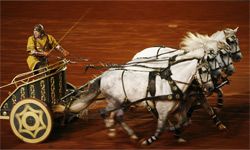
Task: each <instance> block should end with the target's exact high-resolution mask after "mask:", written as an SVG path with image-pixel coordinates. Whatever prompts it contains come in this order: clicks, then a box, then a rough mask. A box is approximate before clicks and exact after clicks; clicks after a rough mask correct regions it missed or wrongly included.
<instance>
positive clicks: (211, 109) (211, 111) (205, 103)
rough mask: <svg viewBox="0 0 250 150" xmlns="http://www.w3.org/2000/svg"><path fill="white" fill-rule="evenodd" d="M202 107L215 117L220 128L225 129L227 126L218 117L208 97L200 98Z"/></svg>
mask: <svg viewBox="0 0 250 150" xmlns="http://www.w3.org/2000/svg"><path fill="white" fill-rule="evenodd" d="M200 101H201V104H202V107H203V108H204V109H205V110H206V111H207V113H208V114H209V115H210V116H211V118H212V119H213V121H214V123H215V125H216V126H217V128H218V129H219V130H225V129H227V127H226V126H225V125H224V124H223V123H222V122H221V121H220V119H219V118H218V117H217V115H216V113H215V112H214V110H213V108H212V107H211V106H210V105H209V104H208V102H207V99H206V98H205V97H203V98H201V99H200Z"/></svg>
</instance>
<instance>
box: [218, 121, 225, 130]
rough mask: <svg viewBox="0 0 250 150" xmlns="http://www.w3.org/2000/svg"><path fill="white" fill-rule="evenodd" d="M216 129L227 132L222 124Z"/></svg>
mask: <svg viewBox="0 0 250 150" xmlns="http://www.w3.org/2000/svg"><path fill="white" fill-rule="evenodd" d="M218 129H219V130H220V131H225V130H227V127H226V126H225V125H224V124H222V123H221V124H219V125H218Z"/></svg>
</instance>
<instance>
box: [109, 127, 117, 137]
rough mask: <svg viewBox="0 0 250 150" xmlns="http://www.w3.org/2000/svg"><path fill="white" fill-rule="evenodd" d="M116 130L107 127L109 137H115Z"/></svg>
mask: <svg viewBox="0 0 250 150" xmlns="http://www.w3.org/2000/svg"><path fill="white" fill-rule="evenodd" d="M115 131H116V130H115V129H109V130H108V136H109V137H115V136H116V132H115Z"/></svg>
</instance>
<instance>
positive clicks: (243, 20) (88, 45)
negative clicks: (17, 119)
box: [0, 1, 249, 149]
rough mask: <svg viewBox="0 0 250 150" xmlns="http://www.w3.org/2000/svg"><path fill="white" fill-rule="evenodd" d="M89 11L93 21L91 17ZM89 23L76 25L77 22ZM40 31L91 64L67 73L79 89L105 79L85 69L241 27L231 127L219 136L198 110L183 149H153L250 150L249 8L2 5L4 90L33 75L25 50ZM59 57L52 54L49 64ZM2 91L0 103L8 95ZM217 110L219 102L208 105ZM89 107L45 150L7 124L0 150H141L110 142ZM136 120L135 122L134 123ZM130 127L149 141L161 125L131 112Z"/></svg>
mask: <svg viewBox="0 0 250 150" xmlns="http://www.w3.org/2000/svg"><path fill="white" fill-rule="evenodd" d="M87 11H88V13H86V12H87ZM81 16H84V17H83V18H82V19H81V20H79V22H77V20H78V19H79V18H80V17H81ZM37 23H42V24H43V25H44V26H45V29H46V32H47V33H49V34H52V35H53V36H54V37H55V38H56V39H58V40H60V39H61V38H62V37H64V35H65V33H67V31H69V29H70V28H71V27H72V26H73V25H74V24H75V25H76V26H75V27H74V28H72V30H71V31H70V32H69V33H68V34H66V35H65V37H64V38H63V39H62V40H61V42H60V43H61V45H62V46H63V47H64V48H65V49H67V50H68V51H70V53H71V56H70V58H71V59H72V60H77V59H75V58H77V57H82V58H88V59H89V61H88V62H79V63H76V64H70V65H68V71H67V81H69V82H71V83H73V84H74V85H76V86H81V85H83V84H84V83H86V82H87V81H89V80H90V79H91V78H92V77H93V75H94V74H100V73H101V72H100V71H94V70H90V71H89V72H87V73H85V72H84V71H83V66H84V65H87V64H99V63H100V62H104V63H119V64H123V63H125V62H127V61H128V60H130V59H131V58H132V56H133V55H134V54H136V53H137V52H138V51H140V50H142V49H144V48H146V47H150V46H155V45H165V46H167V47H173V48H178V45H179V42H180V41H181V39H182V38H183V36H184V35H185V33H186V32H187V31H191V32H199V33H202V34H209V35H210V34H212V33H214V32H216V31H217V30H222V29H225V28H227V27H230V28H236V27H239V31H238V33H237V37H238V38H239V41H240V48H241V51H242V53H243V55H244V58H243V59H242V61H241V62H239V63H235V67H236V73H235V74H234V75H233V76H232V77H230V85H226V86H225V87H224V88H223V91H224V94H225V106H224V109H223V110H222V111H221V112H220V114H219V116H220V118H221V120H222V121H223V122H224V123H225V125H226V126H227V127H228V131H227V132H220V131H218V130H217V129H216V127H215V126H214V125H213V123H212V121H211V120H210V119H209V116H208V115H207V114H206V113H205V112H204V111H203V110H199V111H197V113H195V114H194V116H193V124H192V125H191V126H189V127H188V128H187V129H186V130H185V132H184V137H185V138H186V139H187V140H188V142H187V143H185V144H178V143H177V142H176V141H175V140H174V138H173V137H172V134H171V133H168V132H165V133H164V134H163V135H162V137H161V139H160V140H159V141H157V142H156V143H154V144H153V145H152V146H150V147H149V148H154V149H163V148H164V149H165V148H177V149H184V148H190V149H193V148H199V149H201V148H202V149H205V148H212V149H219V148H220V149H221V148H223V149H234V148H242V149H249V2H248V1H240V2H236V1H231V2H171V1H166V2H140V1H137V2H105V1H99V2H84V1H82V2H66V1H65V2H2V1H1V51H0V53H1V57H0V58H1V68H0V69H1V70H0V72H1V86H2V85H4V84H7V83H9V82H10V81H11V80H12V78H13V77H14V76H15V75H17V74H19V73H22V72H26V71H28V67H27V65H26V57H27V53H26V42H27V38H28V36H29V35H31V34H32V30H33V26H34V25H35V24H37ZM57 55H59V54H58V53H57V52H54V53H53V55H52V56H51V58H50V60H51V61H55V57H56V56H57ZM11 90H12V89H4V90H1V100H0V101H1V102H2V101H3V100H4V99H5V98H6V96H7V93H8V91H11ZM210 101H211V104H214V102H215V101H214V97H211V98H210ZM98 105H100V104H99V103H97V104H95V106H92V107H91V108H93V109H91V110H90V117H89V120H88V121H84V120H78V121H75V122H73V123H72V124H69V125H67V126H65V127H57V128H56V129H55V130H53V133H52V134H51V136H50V137H49V138H48V140H46V141H45V142H44V143H41V144H27V143H23V142H22V141H20V140H19V139H18V138H17V137H16V136H15V135H14V134H13V133H12V131H11V128H10V125H9V122H8V120H1V121H0V122H1V144H0V147H1V148H15V149H18V148H23V149H27V148H31V149H35V148H43V149H48V148H58V149H61V148H94V149H99V148H100V149H101V148H105V149H118V148H119V149H120V148H134V149H136V148H140V147H138V146H137V144H136V143H133V142H131V141H130V140H129V139H128V137H127V136H126V134H125V133H124V132H122V131H119V134H118V136H117V138H115V139H109V138H108V136H107V135H106V130H105V127H104V124H103V120H102V119H101V117H99V115H98V112H97V109H94V108H96V107H98ZM135 118H136V120H135ZM127 120H128V123H129V124H130V125H131V126H132V127H133V128H134V129H135V131H136V132H138V135H139V136H140V137H149V136H150V135H151V134H152V133H153V132H154V130H155V126H156V121H155V120H154V119H153V117H152V116H151V114H150V113H148V112H146V111H145V110H137V111H136V113H134V112H129V113H128V115H127Z"/></svg>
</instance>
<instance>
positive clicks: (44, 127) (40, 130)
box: [10, 98, 53, 143]
mask: <svg viewBox="0 0 250 150" xmlns="http://www.w3.org/2000/svg"><path fill="white" fill-rule="evenodd" d="M10 125H11V128H12V131H13V132H14V134H15V135H16V136H17V137H18V138H19V139H21V140H23V141H24V142H27V143H40V142H42V141H44V140H45V139H46V138H47V137H48V136H49V134H50V132H51V130H52V125H53V120H52V115H51V112H50V110H49V109H48V107H47V105H46V104H45V103H44V102H42V101H40V100H37V99H34V98H26V99H23V100H21V101H19V102H18V103H17V104H16V105H15V106H14V107H13V108H12V110H11V113H10Z"/></svg>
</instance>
